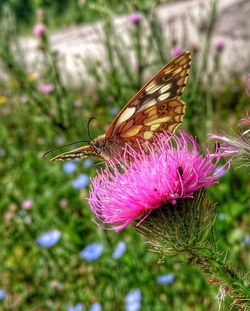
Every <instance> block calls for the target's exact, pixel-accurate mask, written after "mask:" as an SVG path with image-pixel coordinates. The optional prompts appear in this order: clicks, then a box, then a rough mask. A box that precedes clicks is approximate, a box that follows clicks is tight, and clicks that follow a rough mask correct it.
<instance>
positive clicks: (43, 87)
mask: <svg viewBox="0 0 250 311" xmlns="http://www.w3.org/2000/svg"><path fill="white" fill-rule="evenodd" d="M54 89H55V87H54V85H53V84H52V83H42V84H39V85H38V88H37V90H38V92H40V93H42V94H48V93H51V92H53V91H54Z"/></svg>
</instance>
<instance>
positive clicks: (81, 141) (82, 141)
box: [43, 140, 89, 159]
mask: <svg viewBox="0 0 250 311" xmlns="http://www.w3.org/2000/svg"><path fill="white" fill-rule="evenodd" d="M79 143H89V141H87V140H79V141H75V142H73V143H71V144H67V145H64V146H61V147H57V148H53V149H50V150H49V151H47V152H46V153H45V154H44V155H43V159H44V158H45V157H46V156H47V155H48V154H49V153H51V152H53V151H56V150H59V149H62V148H64V147H68V146H72V145H74V144H79Z"/></svg>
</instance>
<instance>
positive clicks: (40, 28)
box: [33, 24, 46, 37]
mask: <svg viewBox="0 0 250 311" xmlns="http://www.w3.org/2000/svg"><path fill="white" fill-rule="evenodd" d="M45 32H46V26H45V25H44V24H36V25H35V26H34V28H33V34H34V35H35V36H36V37H42V36H43V35H44V34H45Z"/></svg>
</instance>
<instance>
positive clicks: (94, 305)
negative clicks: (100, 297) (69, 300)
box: [89, 302, 102, 311]
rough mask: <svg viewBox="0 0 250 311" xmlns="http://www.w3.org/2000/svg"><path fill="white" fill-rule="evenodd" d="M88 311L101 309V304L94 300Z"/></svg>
mask: <svg viewBox="0 0 250 311" xmlns="http://www.w3.org/2000/svg"><path fill="white" fill-rule="evenodd" d="M89 311H102V306H101V305H100V303H99V302H95V303H93V304H92V306H91V307H90V308H89Z"/></svg>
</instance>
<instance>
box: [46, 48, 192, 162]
mask: <svg viewBox="0 0 250 311" xmlns="http://www.w3.org/2000/svg"><path fill="white" fill-rule="evenodd" d="M190 64H191V55H190V52H184V53H182V54H181V55H179V56H178V57H176V58H175V59H173V60H172V61H171V62H170V63H169V64H167V65H165V66H164V67H163V68H162V69H161V70H160V71H159V72H158V73H157V74H156V75H155V76H154V77H153V78H152V79H151V80H150V81H149V82H147V83H146V84H145V85H144V87H143V88H142V89H141V90H140V91H139V92H138V93H137V94H136V95H135V96H134V97H133V98H132V99H131V100H130V101H129V102H128V103H127V104H126V105H125V107H124V108H123V109H122V110H121V111H120V112H119V113H118V115H117V116H116V118H115V119H114V121H113V122H112V123H111V125H110V126H109V127H108V128H107V130H106V133H105V134H104V135H101V136H98V137H97V138H96V139H94V140H92V141H91V142H90V144H89V145H87V146H83V147H80V148H77V149H74V150H72V151H68V152H65V153H62V154H60V155H58V156H56V157H54V158H53V159H51V160H52V161H57V160H59V161H60V160H61V161H63V160H74V159H82V158H85V157H87V156H97V157H99V158H101V159H102V160H105V161H106V160H108V159H110V158H113V157H117V156H119V155H121V154H122V150H123V148H124V146H125V144H129V145H131V146H132V147H133V148H135V149H136V148H138V144H137V142H138V141H139V142H140V143H142V144H147V143H150V141H151V140H152V139H153V138H154V135H155V134H156V133H161V132H163V131H169V132H172V133H173V132H174V131H175V130H176V128H177V127H179V126H180V124H181V123H182V120H183V116H184V114H185V107H186V104H185V103H184V102H183V101H182V100H181V99H180V96H181V94H182V93H183V91H184V89H185V86H186V81H187V78H188V73H189V68H190Z"/></svg>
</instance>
